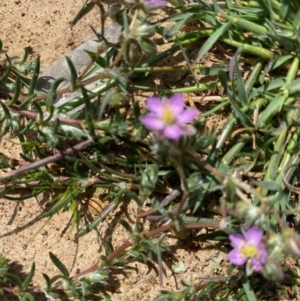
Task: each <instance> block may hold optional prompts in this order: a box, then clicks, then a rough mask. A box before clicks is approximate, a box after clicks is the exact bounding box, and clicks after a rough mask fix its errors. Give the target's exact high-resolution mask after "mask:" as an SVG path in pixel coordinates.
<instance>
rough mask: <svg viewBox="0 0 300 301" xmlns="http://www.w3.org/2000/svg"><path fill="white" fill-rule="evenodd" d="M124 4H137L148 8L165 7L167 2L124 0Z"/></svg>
mask: <svg viewBox="0 0 300 301" xmlns="http://www.w3.org/2000/svg"><path fill="white" fill-rule="evenodd" d="M125 2H127V3H129V4H134V3H137V2H139V3H141V4H142V5H144V6H146V7H148V8H156V7H162V6H167V1H165V0H125Z"/></svg>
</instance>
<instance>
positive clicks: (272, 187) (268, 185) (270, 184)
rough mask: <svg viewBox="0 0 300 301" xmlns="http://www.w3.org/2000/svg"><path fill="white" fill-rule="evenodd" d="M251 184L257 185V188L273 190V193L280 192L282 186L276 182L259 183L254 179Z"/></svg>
mask: <svg viewBox="0 0 300 301" xmlns="http://www.w3.org/2000/svg"><path fill="white" fill-rule="evenodd" d="M251 182H252V183H253V184H254V185H257V186H259V187H262V188H264V189H267V190H271V191H279V190H280V184H278V183H276V182H274V181H264V182H259V181H256V180H254V179H251Z"/></svg>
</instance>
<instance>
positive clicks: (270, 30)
mask: <svg viewBox="0 0 300 301" xmlns="http://www.w3.org/2000/svg"><path fill="white" fill-rule="evenodd" d="M93 3H96V5H98V6H99V8H100V12H101V21H102V25H103V24H104V22H105V21H106V19H107V18H112V19H113V20H114V21H115V22H119V23H120V24H121V25H122V26H123V27H124V31H123V33H122V36H121V39H120V41H119V42H118V43H115V44H111V43H108V42H107V41H106V39H105V37H104V33H105V28H104V26H102V30H101V32H100V33H97V37H98V39H99V41H101V42H102V45H104V46H102V47H101V49H100V50H99V51H98V52H97V53H90V56H91V64H90V65H89V68H87V69H86V70H85V72H83V73H82V74H81V75H80V76H78V75H77V73H76V70H75V67H74V65H73V63H72V61H71V60H70V59H68V64H69V67H70V73H71V78H70V79H69V83H70V86H69V88H68V89H63V90H59V88H58V87H59V84H60V83H62V82H63V81H66V79H65V78H58V79H56V80H55V82H54V83H53V84H52V86H51V88H50V90H49V91H48V93H46V94H45V93H44V91H41V90H40V89H39V88H38V86H37V80H38V76H39V74H40V61H39V58H37V59H36V60H35V61H34V62H31V63H27V53H25V56H24V59H23V60H22V61H21V62H13V61H11V59H10V58H9V57H7V64H6V66H4V68H3V70H2V69H1V70H0V71H1V74H0V75H1V78H0V96H1V99H0V106H1V108H0V123H1V125H2V131H1V137H3V136H4V135H7V134H9V135H10V137H11V138H18V139H19V144H20V146H21V148H22V153H21V154H20V156H21V157H22V159H23V161H21V160H16V159H14V158H8V157H6V156H4V155H1V169H2V170H3V173H2V174H1V175H0V180H1V184H0V188H1V191H0V196H1V197H4V198H6V199H7V200H14V201H18V200H25V199H27V198H30V197H33V196H38V195H40V194H42V193H44V192H47V191H50V190H53V189H56V190H60V191H61V193H60V194H59V196H58V197H56V198H54V199H52V200H51V205H52V206H51V209H48V210H47V211H45V212H44V213H43V214H41V216H40V217H39V218H47V219H51V217H52V216H53V215H54V214H57V213H58V212H59V211H61V210H70V211H71V212H72V217H73V224H74V225H75V224H79V223H80V222H81V219H80V210H81V208H82V204H81V203H80V201H79V200H80V196H81V195H82V194H83V193H84V191H85V190H86V189H88V188H89V187H91V186H92V187H95V188H104V189H106V190H107V191H108V194H107V196H106V198H105V199H104V200H105V201H107V203H108V205H107V207H106V208H105V210H104V211H103V212H102V213H101V214H99V216H97V217H96V218H95V219H94V220H93V221H92V222H91V223H89V224H87V225H86V226H85V228H84V229H83V230H82V231H81V232H80V233H78V235H79V236H82V235H84V234H86V233H88V232H89V231H91V230H93V229H94V228H95V227H97V225H98V224H99V223H101V222H102V221H103V220H105V218H106V217H107V215H108V214H109V213H110V212H112V211H113V210H115V209H116V208H118V207H120V205H121V204H122V202H123V200H124V196H129V197H130V198H132V199H133V200H134V201H136V203H137V205H138V206H139V207H140V210H139V211H138V213H137V216H136V222H135V225H134V226H133V227H131V226H130V225H129V224H128V223H127V222H126V221H123V220H122V221H121V223H122V225H123V226H124V227H125V228H126V230H127V231H128V237H129V238H128V240H127V241H126V242H125V243H124V244H123V245H121V246H119V247H117V248H116V249H114V246H113V245H112V244H111V243H110V241H109V239H107V241H106V244H105V246H106V255H105V256H104V255H103V256H102V257H101V263H99V264H97V265H95V266H92V267H91V268H89V269H87V270H86V271H85V272H84V273H81V274H80V275H75V276H73V277H70V275H69V272H68V271H67V269H66V268H65V266H64V265H63V264H62V263H61V262H60V260H59V259H58V258H56V257H55V256H54V255H53V254H50V257H51V259H52V261H53V263H54V264H55V265H56V266H57V267H58V269H59V270H60V272H61V274H60V275H58V276H55V277H54V278H51V279H50V278H49V276H47V275H46V274H44V278H45V280H46V286H45V287H44V288H41V287H42V286H41V287H32V286H30V282H31V279H32V277H33V274H34V270H35V266H34V264H33V265H32V269H31V271H30V273H29V274H28V276H27V277H26V279H25V280H24V281H21V280H20V279H19V278H18V277H17V276H15V275H13V274H12V273H9V271H8V266H9V265H8V263H7V261H6V260H5V259H4V258H1V259H0V263H1V266H0V279H1V286H2V290H1V292H2V293H4V292H8V293H14V294H16V295H18V296H19V297H20V299H21V300H33V294H34V292H38V291H43V292H44V293H45V295H46V296H47V297H52V298H53V297H56V296H57V294H59V293H62V292H64V293H66V294H67V295H69V296H71V297H74V298H77V299H79V300H85V298H86V297H87V295H89V294H90V293H94V292H93V285H94V284H105V283H106V282H107V277H108V276H107V271H108V270H109V268H110V267H112V266H114V265H125V264H127V263H128V262H131V261H134V260H143V261H147V260H149V259H151V258H154V257H155V258H156V259H157V261H158V262H159V264H160V266H161V262H162V260H163V258H162V254H163V252H164V251H166V250H167V246H166V245H165V244H164V242H163V237H164V235H163V233H165V232H168V231H170V230H172V231H174V233H176V235H177V236H178V238H182V237H185V236H186V235H187V232H188V231H189V229H195V228H203V227H211V228H215V229H222V231H221V232H220V231H218V232H216V233H215V236H214V237H216V236H218V237H219V238H220V237H221V238H222V239H227V235H228V233H235V232H237V231H239V229H247V228H249V227H250V226H252V225H253V224H255V225H256V226H257V227H259V228H261V229H263V230H264V232H265V237H266V242H265V243H266V247H267V249H268V250H269V256H268V259H267V262H266V264H265V267H264V270H263V271H262V273H263V275H264V277H266V278H267V279H271V280H278V279H281V280H282V279H284V278H285V277H286V273H285V272H284V269H283V268H282V259H283V258H284V257H285V256H287V255H295V256H299V255H300V238H299V236H298V234H297V233H296V231H292V230H291V229H290V228H289V225H288V223H287V217H289V216H291V215H295V214H298V212H299V209H300V208H299V207H298V206H297V204H296V205H295V202H294V204H293V203H292V202H291V200H292V199H296V196H295V195H296V194H298V193H299V189H298V188H297V187H295V186H294V185H297V181H298V175H297V166H298V164H299V160H300V156H299V152H300V151H299V149H300V144H299V135H300V127H299V125H300V124H299V115H300V114H299V113H300V111H299V101H298V97H299V91H300V88H299V87H300V85H299V83H300V80H299V74H298V69H299V55H300V53H299V51H300V3H299V2H298V0H294V1H293V0H292V1H276V0H267V1H263V0H256V1H231V0H227V1H226V2H225V3H223V2H222V3H218V1H216V0H214V1H213V2H212V3H208V2H207V1H200V0H198V1H195V2H193V1H191V2H189V3H186V2H185V1H182V0H170V1H169V5H170V6H172V7H173V8H174V10H173V12H174V14H172V15H170V16H168V17H166V18H164V19H161V20H159V21H157V22H155V23H150V22H149V15H150V14H152V13H153V10H152V9H150V10H149V9H147V5H146V4H145V5H142V4H141V2H138V3H137V5H133V6H130V7H131V9H128V4H125V5H124V6H114V7H112V8H110V10H109V11H108V12H106V11H105V10H104V8H103V6H102V5H101V4H100V3H99V2H97V1H96V2H93ZM145 3H146V2H145ZM74 23H75V22H74ZM170 23H172V24H175V25H173V26H171V28H170V27H164V24H170ZM191 23H192V24H193V26H191V27H190V29H189V30H188V31H183V30H182V29H183V28H189V24H191ZM194 24H196V25H197V26H196V27H195V26H194ZM154 33H156V34H159V35H161V38H158V39H154V38H153V35H154ZM200 40H201V41H203V43H202V46H201V47H200V50H199V51H198V53H197V55H196V58H193V59H191V58H190V57H189V56H188V54H187V51H186V49H187V48H191V49H195V48H196V47H198V45H199V43H198V42H199V41H200ZM162 44H164V45H165V47H166V50H164V51H162V52H160V53H159V54H157V46H159V45H162ZM216 46H219V47H222V48H225V49H226V51H227V55H228V57H230V59H228V60H227V59H224V60H220V62H219V63H218V64H215V65H214V66H213V67H206V66H204V65H202V64H200V63H199V61H200V60H201V59H202V58H203V57H204V56H205V55H206V54H207V53H208V52H209V51H211V50H213V49H214V48H215V47H216ZM0 48H2V45H0ZM196 49H197V48H196ZM178 51H181V53H182V55H183V58H184V60H185V61H186V66H163V67H158V66H155V64H156V63H158V62H160V61H162V60H164V59H165V58H168V57H172V56H173V55H174V54H175V53H176V52H178ZM141 58H142V59H141ZM100 68H102V69H103V70H102V72H101V73H100V75H99V74H98V75H96V76H92V77H89V76H90V75H91V74H93V72H97V70H100ZM174 71H176V72H183V73H184V72H187V73H188V74H189V75H190V76H191V78H192V80H193V84H191V86H188V87H176V88H174V89H163V88H157V87H151V86H150V87H149V86H143V85H137V84H135V82H134V79H135V78H137V77H140V78H143V77H146V76H149V75H151V76H152V75H153V74H154V73H160V74H164V73H167V72H174ZM198 74H201V75H202V77H207V78H206V79H205V81H203V82H204V83H199V80H198V77H197V75H198ZM217 75H218V78H214V76H217ZM212 78H213V80H212ZM99 79H101V82H100V84H98V85H97V86H96V87H94V88H93V89H87V88H86V85H87V84H89V83H91V82H93V81H98V80H99ZM221 86H223V88H224V90H225V96H224V97H222V98H221V100H219V101H218V102H215V103H214V105H213V107H212V108H211V109H210V110H208V111H206V112H202V115H201V116H202V119H204V118H209V117H210V116H211V115H213V114H218V113H219V112H220V111H221V110H222V109H223V108H225V107H226V108H228V109H229V111H230V114H229V116H228V119H227V121H226V124H225V126H224V127H223V129H222V130H221V132H220V134H219V135H216V134H215V133H214V131H213V130H211V131H210V132H208V131H205V123H204V122H201V121H200V120H198V122H197V123H196V125H195V127H196V128H197V135H196V136H194V137H188V138H183V139H182V140H180V141H179V142H178V143H174V142H170V141H167V140H166V141H153V140H151V139H149V136H148V132H147V131H146V130H145V129H144V128H143V126H142V125H141V124H140V122H139V120H140V115H141V108H140V105H139V103H137V102H135V103H134V102H133V101H132V99H131V98H130V97H129V96H128V95H130V93H129V91H130V92H131V93H134V92H135V91H137V90H145V91H154V92H156V93H160V94H163V95H168V94H173V93H178V92H180V93H183V95H185V94H184V93H193V92H196V93H198V92H203V91H204V92H203V93H205V91H208V90H213V89H216V88H219V87H221ZM75 90H78V91H79V92H80V94H79V96H74V98H73V99H71V100H70V101H68V102H67V103H65V104H63V105H60V106H55V99H56V97H57V96H58V95H61V94H63V93H66V92H73V91H75ZM82 106H83V107H84V109H79V108H81V107H82ZM178 186H179V187H180V188H177V187H178ZM24 187H26V188H30V189H31V193H29V194H26V195H22V196H20V197H15V196H14V195H13V192H14V191H15V190H16V189H22V188H24ZM170 188H171V189H170ZM137 191H138V192H137ZM157 192H163V193H167V194H168V195H167V197H166V198H165V199H164V200H163V201H161V202H159V199H158V196H157ZM179 196H181V199H180V202H179V203H178V202H175V200H176V199H177V198H178V197H179ZM149 199H150V200H151V205H152V209H150V210H147V209H146V208H147V207H146V206H145V203H146V201H148V200H149ZM212 200H215V201H216V202H217V203H220V208H221V212H222V215H223V219H222V220H221V221H216V220H214V219H213V218H207V217H203V216H202V215H201V212H203V210H205V209H207V208H209V207H210V206H211V205H212V204H211V203H212ZM200 209H201V210H200ZM146 219H149V220H151V219H152V220H156V221H159V222H160V225H159V227H158V228H157V229H155V230H152V231H148V232H147V231H145V230H144V227H143V223H144V221H145V220H146ZM295 228H297V225H295ZM194 239H195V240H200V239H205V237H204V236H203V235H198V236H196V237H194ZM290 273H292V272H291V271H290ZM291 278H292V279H293V281H292V284H296V283H297V277H296V275H295V274H293V275H292V277H291ZM226 280H230V281H228V282H226V283H225V282H222V281H221V282H219V281H214V282H208V283H207V284H201V285H200V284H195V286H192V287H190V286H189V287H186V288H184V289H183V290H182V291H180V292H167V291H164V292H162V293H161V294H160V295H159V296H157V298H156V299H157V300H193V299H194V300H205V299H204V298H205V296H206V295H208V296H214V298H220V299H222V300H223V299H226V298H227V299H228V298H233V299H235V300H238V299H239V300H258V299H261V298H264V295H263V289H264V288H263V287H262V286H261V285H258V283H257V282H256V281H255V277H254V278H252V277H250V276H249V274H247V273H246V272H245V273H244V272H243V271H242V270H241V271H240V276H239V277H237V278H233V277H230V276H229V278H228V279H226ZM11 285H12V286H11ZM279 286H280V285H279V284H278V287H279ZM101 290H102V291H103V289H102V288H101V289H99V291H101ZM278 290H279V291H281V290H282V287H281V286H280V288H278ZM99 291H98V292H99ZM283 293H286V291H285V290H283ZM102 297H103V298H104V299H105V298H107V299H108V298H109V297H108V296H107V295H103V296H102Z"/></svg>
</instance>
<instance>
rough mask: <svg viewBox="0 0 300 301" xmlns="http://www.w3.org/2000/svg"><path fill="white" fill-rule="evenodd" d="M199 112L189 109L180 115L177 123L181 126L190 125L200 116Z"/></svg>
mask: <svg viewBox="0 0 300 301" xmlns="http://www.w3.org/2000/svg"><path fill="white" fill-rule="evenodd" d="M198 113H199V112H198V110H197V109H195V108H188V109H186V110H185V111H184V112H182V113H181V114H180V115H178V116H177V122H178V123H179V124H184V123H189V122H191V121H193V120H194V118H195V117H196V116H197V115H198Z"/></svg>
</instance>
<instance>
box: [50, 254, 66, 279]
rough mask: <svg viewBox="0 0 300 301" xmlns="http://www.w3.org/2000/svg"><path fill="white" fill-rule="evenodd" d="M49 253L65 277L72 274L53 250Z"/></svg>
mask: <svg viewBox="0 0 300 301" xmlns="http://www.w3.org/2000/svg"><path fill="white" fill-rule="evenodd" d="M49 255H50V258H51V260H52V262H53V263H54V264H55V266H56V267H57V268H58V269H59V270H60V271H61V273H62V274H63V275H64V276H65V277H69V275H70V274H69V271H68V269H67V268H66V267H65V265H64V264H63V263H62V262H61V261H60V260H59V259H58V258H57V257H56V256H55V255H54V254H53V253H52V252H49Z"/></svg>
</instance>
